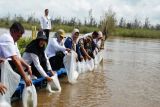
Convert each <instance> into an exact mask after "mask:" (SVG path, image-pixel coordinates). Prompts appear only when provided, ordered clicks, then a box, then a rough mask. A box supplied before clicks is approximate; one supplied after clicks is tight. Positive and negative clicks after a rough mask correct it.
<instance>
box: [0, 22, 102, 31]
mask: <svg viewBox="0 0 160 107" xmlns="http://www.w3.org/2000/svg"><path fill="white" fill-rule="evenodd" d="M11 24H12V22H4V21H2V22H0V27H1V28H9V27H10V26H11ZM22 25H23V26H24V28H25V29H26V30H31V29H32V26H36V27H37V30H39V29H40V24H39V23H27V22H23V23H22ZM75 27H76V28H79V29H80V33H88V32H93V31H95V30H96V31H99V30H100V29H99V28H98V27H93V26H84V25H81V26H78V27H77V26H73V25H72V26H70V25H64V24H53V26H52V31H53V32H55V31H57V30H58V29H64V30H65V32H72V30H73V29H74V28H75Z"/></svg>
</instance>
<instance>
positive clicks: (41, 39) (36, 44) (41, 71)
mask: <svg viewBox="0 0 160 107" xmlns="http://www.w3.org/2000/svg"><path fill="white" fill-rule="evenodd" d="M46 43H47V37H46V35H45V33H44V32H43V31H39V32H38V33H37V38H36V39H35V40H32V41H31V42H30V43H29V44H28V45H27V47H26V50H25V52H24V54H23V59H24V60H25V61H26V62H27V63H28V64H29V65H30V66H31V68H32V71H33V72H32V73H33V75H34V76H36V77H40V76H43V77H45V78H46V79H47V81H51V80H52V78H51V77H49V76H48V75H47V73H46V72H47V71H49V72H51V74H52V75H54V72H53V71H52V69H51V66H50V63H49V60H48V57H47V56H46V54H45V52H44V50H45V45H46Z"/></svg>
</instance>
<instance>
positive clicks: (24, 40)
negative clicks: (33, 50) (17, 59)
mask: <svg viewBox="0 0 160 107" xmlns="http://www.w3.org/2000/svg"><path fill="white" fill-rule="evenodd" d="M31 41H32V38H21V39H19V40H18V43H17V44H18V48H19V50H20V53H21V55H22V54H23V52H24V51H25V49H26V46H27V45H28V44H29V43H30V42H31Z"/></svg>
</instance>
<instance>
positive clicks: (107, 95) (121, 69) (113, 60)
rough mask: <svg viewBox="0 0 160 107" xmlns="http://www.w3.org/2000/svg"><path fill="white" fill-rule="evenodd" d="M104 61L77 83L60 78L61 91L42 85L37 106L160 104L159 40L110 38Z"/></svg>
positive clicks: (159, 106)
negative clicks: (54, 90) (44, 87)
mask: <svg viewBox="0 0 160 107" xmlns="http://www.w3.org/2000/svg"><path fill="white" fill-rule="evenodd" d="M103 61H104V62H103V64H101V66H99V68H98V69H97V70H95V71H94V72H89V73H86V74H81V75H80V77H79V80H78V83H77V84H74V85H71V84H69V83H68V82H66V81H67V78H66V77H63V78H60V83H61V86H62V92H61V93H57V94H49V93H48V92H47V91H46V90H45V89H40V90H39V91H38V107H160V40H149V39H130V38H125V39H124V38H113V39H108V40H107V42H106V49H105V54H104V60H103ZM12 105H13V107H22V106H21V101H18V102H15V103H13V104H12Z"/></svg>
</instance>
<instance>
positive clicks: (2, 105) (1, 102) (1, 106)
mask: <svg viewBox="0 0 160 107" xmlns="http://www.w3.org/2000/svg"><path fill="white" fill-rule="evenodd" d="M0 107H11V105H10V104H9V103H8V102H7V101H6V100H5V98H4V97H1V99H0Z"/></svg>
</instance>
